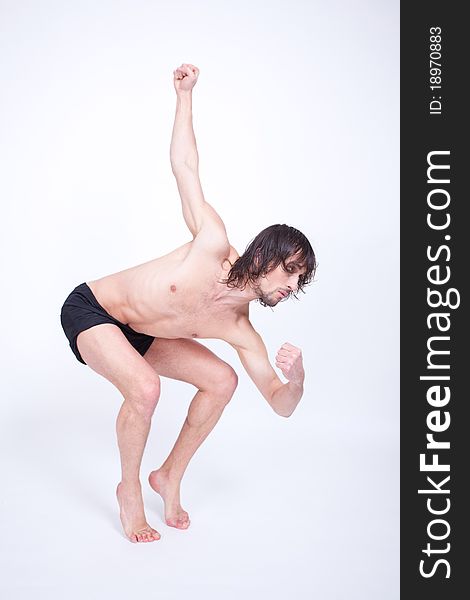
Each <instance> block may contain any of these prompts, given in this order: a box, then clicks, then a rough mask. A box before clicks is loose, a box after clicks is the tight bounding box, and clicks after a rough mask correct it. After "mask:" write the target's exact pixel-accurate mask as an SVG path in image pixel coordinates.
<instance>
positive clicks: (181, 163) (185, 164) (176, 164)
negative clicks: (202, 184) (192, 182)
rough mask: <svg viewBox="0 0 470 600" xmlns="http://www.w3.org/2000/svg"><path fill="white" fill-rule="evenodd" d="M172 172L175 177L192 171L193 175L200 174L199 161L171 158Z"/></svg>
mask: <svg viewBox="0 0 470 600" xmlns="http://www.w3.org/2000/svg"><path fill="white" fill-rule="evenodd" d="M170 163H171V170H172V172H173V175H174V176H175V177H178V175H180V174H181V173H184V172H188V171H192V172H193V173H198V172H199V161H198V160H197V159H191V158H185V159H179V158H171V159H170Z"/></svg>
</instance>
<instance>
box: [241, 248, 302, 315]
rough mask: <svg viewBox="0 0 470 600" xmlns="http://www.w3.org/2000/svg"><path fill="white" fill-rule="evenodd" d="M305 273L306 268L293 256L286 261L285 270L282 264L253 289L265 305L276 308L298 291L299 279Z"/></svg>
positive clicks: (259, 279)
mask: <svg viewBox="0 0 470 600" xmlns="http://www.w3.org/2000/svg"><path fill="white" fill-rule="evenodd" d="M305 272H306V270H305V267H304V266H303V265H302V264H301V263H300V262H299V260H298V259H296V257H295V256H293V257H291V258H288V259H287V260H286V265H285V268H284V266H283V265H282V263H281V264H280V265H278V266H277V267H276V268H275V269H273V270H272V271H269V272H268V273H267V274H266V275H265V276H264V277H259V278H258V279H257V280H256V285H254V286H253V289H254V291H255V292H256V293H257V294H258V297H259V299H260V300H262V301H263V302H264V303H265V304H267V305H268V306H276V304H277V303H278V302H280V301H281V300H284V298H287V297H288V296H289V295H290V294H291V293H292V292H294V293H295V292H296V291H297V288H298V284H299V277H300V276H301V275H304V274H305Z"/></svg>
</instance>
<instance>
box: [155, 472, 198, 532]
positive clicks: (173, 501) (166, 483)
mask: <svg viewBox="0 0 470 600" xmlns="http://www.w3.org/2000/svg"><path fill="white" fill-rule="evenodd" d="M149 483H150V486H151V487H152V489H153V490H154V491H155V492H157V494H160V496H161V497H162V498H163V502H164V504H165V521H166V524H167V525H169V526H170V527H176V528H177V529H187V528H188V527H189V524H190V520H189V515H188V513H187V512H186V511H185V510H183V509H182V508H181V504H180V489H179V483H178V484H177V485H175V484H174V483H172V482H171V481H170V479H169V477H168V475H167V474H166V473H164V472H162V471H161V470H159V469H157V470H156V471H152V472H151V473H150V475H149Z"/></svg>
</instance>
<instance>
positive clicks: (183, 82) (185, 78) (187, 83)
mask: <svg viewBox="0 0 470 600" xmlns="http://www.w3.org/2000/svg"><path fill="white" fill-rule="evenodd" d="M173 76H174V78H173V83H174V85H175V90H176V93H177V94H178V93H179V92H190V91H191V90H192V89H193V87H194V86H195V85H196V82H197V78H198V77H199V69H198V68H197V67H195V66H194V65H190V64H188V63H184V64H182V65H181V67H178V68H177V69H175V70H174V71H173Z"/></svg>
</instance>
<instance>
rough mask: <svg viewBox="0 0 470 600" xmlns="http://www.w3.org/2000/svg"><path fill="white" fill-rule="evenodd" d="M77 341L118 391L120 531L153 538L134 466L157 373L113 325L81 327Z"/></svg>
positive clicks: (86, 357) (157, 386) (139, 454)
mask: <svg viewBox="0 0 470 600" xmlns="http://www.w3.org/2000/svg"><path fill="white" fill-rule="evenodd" d="M77 346H78V349H79V351H80V354H81V356H82V358H83V360H84V361H85V362H86V363H87V365H88V366H89V367H90V368H91V369H93V370H94V371H96V372H97V373H99V374H100V375H102V376H103V377H105V378H106V379H107V380H108V381H110V382H111V383H112V384H113V385H115V386H116V387H117V389H118V390H119V391H120V392H121V394H122V396H123V397H124V403H123V404H122V407H121V410H120V411H119V415H118V418H117V423H116V431H117V437H118V445H119V452H120V455H121V467H122V479H121V482H120V483H119V485H118V488H117V497H118V502H119V506H120V515H121V521H122V525H123V528H124V531H125V533H126V535H127V537H128V538H129V539H130V540H131V541H132V542H151V541H154V540H158V539H159V538H160V534H159V533H158V532H157V531H156V530H155V529H153V528H152V527H150V525H148V523H147V520H146V517H145V513H144V504H143V500H142V492H141V486H140V479H139V472H140V464H141V461H142V454H143V452H144V448H145V444H146V441H147V437H148V433H149V429H150V422H151V418H152V414H153V411H154V409H155V406H156V404H157V402H158V398H159V394H160V379H159V377H158V375H157V374H156V373H155V370H154V369H152V368H151V367H150V366H149V364H148V362H147V361H145V360H144V359H143V358H142V356H141V355H140V354H139V353H138V352H137V350H135V348H133V347H132V346H131V344H130V343H129V342H128V341H127V339H126V337H125V336H124V334H123V333H122V331H121V330H120V329H119V328H118V327H117V326H116V325H111V324H110V323H105V324H101V325H96V326H94V327H91V328H90V329H86V330H85V331H82V332H81V333H80V334H79V335H78V337H77Z"/></svg>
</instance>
